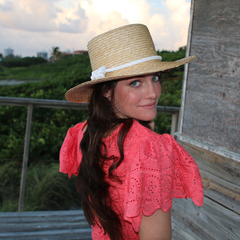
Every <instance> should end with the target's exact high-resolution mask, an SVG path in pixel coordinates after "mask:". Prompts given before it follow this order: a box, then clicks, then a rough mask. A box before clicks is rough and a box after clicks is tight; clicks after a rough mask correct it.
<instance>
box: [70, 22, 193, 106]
mask: <svg viewBox="0 0 240 240" xmlns="http://www.w3.org/2000/svg"><path fill="white" fill-rule="evenodd" d="M88 54H89V57H90V62H91V66H92V71H93V72H92V76H91V79H92V80H91V81H88V82H85V83H82V84H79V85H77V86H76V87H74V88H71V89H70V90H68V91H67V93H66V94H65V97H66V99H67V100H68V101H69V102H74V103H83V102H89V99H90V97H91V93H92V86H93V85H94V84H97V83H101V82H106V81H111V80H115V79H123V78H129V77H133V76H139V75H145V74H150V73H156V72H160V71H165V70H168V69H172V68H175V67H178V66H180V65H182V64H185V63H188V62H190V61H192V60H193V59H194V58H195V56H190V57H186V58H183V59H180V60H177V61H174V62H162V61H161V56H158V55H157V52H156V50H155V47H154V44H153V41H152V38H151V35H150V33H149V31H148V28H147V27H146V26H145V25H142V24H130V25H127V26H123V27H120V28H116V29H113V30H111V31H109V32H106V33H103V34H101V35H98V36H97V37H95V38H93V39H92V40H91V41H90V42H89V43H88Z"/></svg>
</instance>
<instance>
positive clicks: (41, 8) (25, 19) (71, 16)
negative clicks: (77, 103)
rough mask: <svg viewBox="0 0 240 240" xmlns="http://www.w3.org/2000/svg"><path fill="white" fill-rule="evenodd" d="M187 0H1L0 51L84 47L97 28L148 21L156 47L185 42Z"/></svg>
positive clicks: (28, 52)
mask: <svg viewBox="0 0 240 240" xmlns="http://www.w3.org/2000/svg"><path fill="white" fill-rule="evenodd" d="M190 5H191V0H0V53H4V49H6V48H9V47H10V48H12V49H13V50H14V55H21V56H22V57H26V56H30V57H31V56H37V52H42V51H45V52H48V56H49V55H50V51H51V49H52V47H56V46H57V47H59V49H60V51H62V52H67V51H70V52H72V51H76V50H87V43H88V41H90V40H91V39H92V38H93V37H95V36H97V35H98V34H101V33H104V32H106V31H109V30H111V29H114V28H117V27H120V26H123V25H127V24H132V23H142V24H145V25H147V27H148V28H149V31H150V33H151V35H152V38H153V42H154V44H155V47H156V50H174V51H175V50H177V49H178V48H179V47H182V46H185V45H186V44H187V34H188V26H189V20H190Z"/></svg>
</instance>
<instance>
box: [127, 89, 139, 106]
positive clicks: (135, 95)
mask: <svg viewBox="0 0 240 240" xmlns="http://www.w3.org/2000/svg"><path fill="white" fill-rule="evenodd" d="M141 96H142V94H141V93H140V92H137V91H134V92H129V93H128V102H129V104H136V103H138V102H139V101H140V100H141Z"/></svg>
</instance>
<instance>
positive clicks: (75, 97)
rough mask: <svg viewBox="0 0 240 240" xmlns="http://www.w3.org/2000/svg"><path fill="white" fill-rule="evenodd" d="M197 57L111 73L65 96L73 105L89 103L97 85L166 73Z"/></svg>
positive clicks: (153, 61) (145, 63) (83, 84)
mask: <svg viewBox="0 0 240 240" xmlns="http://www.w3.org/2000/svg"><path fill="white" fill-rule="evenodd" d="M195 57H196V56H189V57H186V58H182V59H180V60H177V61H174V62H162V61H160V60H151V61H148V62H144V63H140V64H136V65H134V66H131V67H128V68H124V69H121V70H118V71H115V72H110V73H107V74H106V76H105V78H101V79H97V80H92V81H88V82H84V83H82V84H79V85H77V86H75V87H73V88H71V89H69V90H68V91H67V92H66V94H65V98H66V99H67V100H68V101H69V102H73V103H84V102H89V100H90V97H91V95H92V86H93V85H95V84H98V83H102V82H107V81H112V80H121V79H124V78H129V77H134V76H141V75H146V74H151V73H156V72H162V71H166V70H169V69H173V68H175V67H178V66H181V65H183V64H185V63H189V62H190V61H192V60H193V59H194V58H195Z"/></svg>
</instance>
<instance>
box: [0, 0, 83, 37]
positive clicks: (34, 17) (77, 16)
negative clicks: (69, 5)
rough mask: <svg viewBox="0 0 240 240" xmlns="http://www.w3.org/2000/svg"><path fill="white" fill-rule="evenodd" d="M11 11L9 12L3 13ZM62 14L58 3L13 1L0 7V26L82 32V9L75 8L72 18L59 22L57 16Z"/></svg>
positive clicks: (26, 29)
mask: <svg viewBox="0 0 240 240" xmlns="http://www.w3.org/2000/svg"><path fill="white" fill-rule="evenodd" d="M4 9H11V11H10V10H9V11H6V10H5V11H4ZM61 13H64V11H63V9H62V8H61V7H60V6H59V4H58V1H57V0H56V1H54V0H52V1H44V0H15V1H13V2H12V3H11V4H10V3H9V5H6V2H4V3H2V4H1V5H0V26H2V27H5V28H14V29H19V30H25V31H32V32H52V31H61V32H75V33H79V32H83V31H84V30H85V29H86V27H87V17H86V15H85V11H84V9H82V8H81V7H80V5H78V6H77V8H76V10H75V12H74V14H73V15H74V16H73V17H74V18H73V19H72V18H67V17H65V19H64V21H63V22H61V21H59V19H58V14H61Z"/></svg>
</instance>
